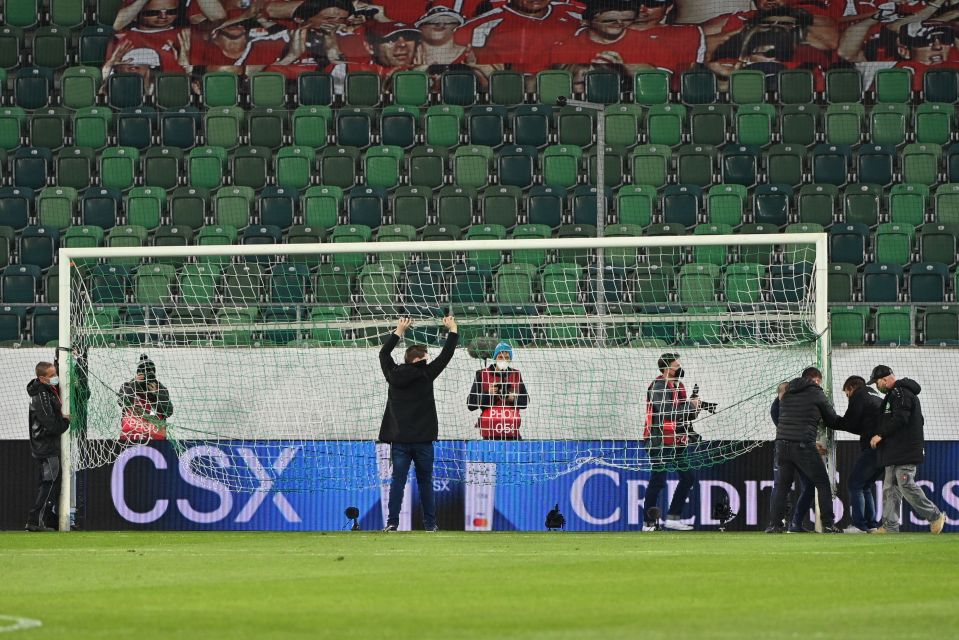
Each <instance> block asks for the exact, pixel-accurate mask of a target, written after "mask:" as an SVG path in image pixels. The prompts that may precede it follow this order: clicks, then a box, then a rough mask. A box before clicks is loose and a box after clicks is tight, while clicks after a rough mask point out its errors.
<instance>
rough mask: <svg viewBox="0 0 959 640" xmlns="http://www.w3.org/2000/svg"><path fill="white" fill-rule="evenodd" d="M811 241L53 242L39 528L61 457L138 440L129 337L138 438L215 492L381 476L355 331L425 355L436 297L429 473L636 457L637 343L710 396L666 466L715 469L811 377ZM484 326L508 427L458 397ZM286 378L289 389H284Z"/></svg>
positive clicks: (788, 237)
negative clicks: (514, 383) (125, 429)
mask: <svg viewBox="0 0 959 640" xmlns="http://www.w3.org/2000/svg"><path fill="white" fill-rule="evenodd" d="M826 238H827V236H826V235H825V234H821V233H819V234H816V233H811V234H775V235H762V234H738V235H716V236H708V235H697V236H615V237H611V236H606V237H603V238H592V237H585V238H563V239H557V238H542V239H520V240H503V239H496V240H462V241H435V242H430V241H412V242H410V241H402V242H366V241H358V242H324V243H319V244H282V245H256V244H253V245H201V246H189V247H183V246H175V247H174V246H170V247H156V246H152V247H110V248H61V249H60V254H59V255H60V262H59V263H60V265H61V267H60V268H61V277H60V289H59V292H60V300H61V301H63V303H62V304H61V305H60V308H59V313H60V318H59V321H60V325H59V346H60V347H61V348H62V349H63V351H62V352H61V353H63V354H64V355H65V356H66V359H67V363H68V366H63V367H61V371H60V379H61V385H62V386H63V389H64V393H63V397H64V411H65V413H67V414H70V415H73V416H74V424H73V425H72V427H71V429H70V431H69V432H68V434H65V436H64V439H63V447H62V454H63V455H62V460H63V469H64V473H63V496H62V502H61V508H60V511H59V514H60V517H61V528H63V530H67V527H68V526H69V516H70V506H71V502H72V483H71V479H72V473H73V472H74V471H76V470H80V469H89V468H94V467H100V466H104V465H108V464H111V463H113V462H114V461H116V460H117V459H118V457H119V456H120V455H121V454H123V453H124V451H126V450H128V449H129V448H131V447H134V446H136V445H138V444H140V443H139V442H132V441H124V440H123V439H121V438H120V437H119V436H120V403H119V402H118V400H119V399H120V398H119V396H118V389H119V388H120V386H121V385H122V384H123V383H124V382H126V381H128V380H129V379H130V378H132V377H133V374H134V371H135V369H136V365H137V363H138V362H139V359H140V356H141V354H146V355H147V356H149V358H150V359H151V361H152V362H153V363H154V365H155V369H156V376H157V378H158V379H159V380H161V381H162V382H163V384H164V385H166V387H167V388H168V389H169V390H170V394H171V398H172V399H173V403H174V405H175V413H173V414H172V415H171V416H170V417H168V418H166V419H165V421H164V422H165V423H164V424H163V425H162V427H163V429H162V432H163V434H165V437H166V438H167V439H168V440H169V441H170V443H171V445H172V447H173V450H174V451H175V452H176V453H177V455H181V456H185V455H189V456H190V457H189V458H186V457H184V458H181V465H186V466H188V468H189V471H190V472H191V473H193V474H195V475H196V476H199V477H201V478H205V479H208V480H209V481H211V482H216V483H219V484H220V486H223V487H225V488H226V489H228V490H231V491H237V492H257V491H283V492H286V493H289V492H297V491H300V492H303V491H328V490H342V489H344V488H349V489H358V488H364V487H366V488H372V487H379V486H381V484H382V483H383V482H384V481H385V480H384V476H383V475H382V474H381V470H380V469H379V466H378V461H379V455H380V452H379V451H378V450H377V448H376V447H377V445H376V444H375V441H376V440H377V432H378V427H379V424H380V421H381V419H382V412H383V402H384V398H385V396H384V394H385V385H384V383H383V380H382V373H381V371H380V368H379V362H378V359H377V357H376V348H378V346H379V345H381V344H382V341H383V338H384V336H385V335H386V334H387V333H388V332H389V331H391V330H392V329H393V328H394V326H395V321H396V317H397V316H398V315H400V314H403V315H410V316H412V317H413V318H414V319H415V323H414V325H413V327H412V329H411V330H410V332H409V334H408V335H407V336H406V339H407V345H408V344H411V343H418V344H426V345H427V346H428V347H429V348H430V350H431V351H434V350H435V352H438V350H439V347H440V345H442V344H443V342H444V340H445V336H444V335H443V334H441V333H440V327H441V322H440V318H441V316H442V315H443V314H445V313H447V312H448V310H449V309H452V310H453V312H454V313H455V314H456V315H457V316H458V319H459V326H460V332H461V334H462V336H461V338H462V343H463V344H462V346H463V347H464V348H463V349H461V350H457V353H456V354H455V355H454V358H453V360H452V362H451V363H450V365H449V367H448V369H447V371H446V373H444V376H443V377H442V378H440V380H439V382H438V383H437V386H436V389H435V394H436V400H437V410H438V413H439V415H438V417H439V422H440V424H441V425H442V427H441V429H442V430H441V438H443V439H444V440H441V441H440V443H439V444H438V446H437V455H436V467H435V468H436V476H435V477H439V478H446V479H450V480H453V481H457V482H460V481H464V478H465V477H466V473H465V470H466V468H467V466H468V465H469V464H474V463H478V464H486V463H489V465H491V466H493V467H495V468H496V473H495V479H496V480H495V481H496V483H497V484H510V483H514V484H515V483H529V482H535V481H538V480H543V479H547V478H555V477H558V476H561V475H563V474H566V473H570V472H572V471H575V470H576V469H578V468H580V467H581V466H582V465H584V464H586V463H587V462H591V461H600V462H602V463H603V464H604V465H607V466H610V467H615V468H621V469H630V470H649V469H650V468H651V465H652V463H651V461H650V458H649V456H648V454H647V453H646V451H645V449H644V447H643V445H642V437H643V436H642V418H641V412H642V410H643V409H642V407H643V406H644V404H643V403H644V401H645V400H644V398H645V389H646V384H647V383H648V380H651V379H652V378H653V377H655V375H656V372H655V366H654V363H655V362H656V359H657V358H658V357H659V356H660V354H662V353H663V352H665V351H666V350H675V349H678V350H680V351H681V352H682V353H683V360H684V365H685V366H686V369H687V370H688V371H690V377H691V378H694V379H693V380H691V382H698V383H699V384H700V385H701V386H702V387H703V395H704V397H707V398H708V399H709V400H710V402H714V403H716V404H717V408H716V412H715V413H709V412H706V411H704V412H702V413H701V414H700V416H699V417H698V418H697V419H696V421H695V422H694V425H693V426H694V427H695V430H696V432H697V433H699V434H701V436H702V441H701V442H698V443H696V446H695V447H690V453H689V454H688V455H686V456H685V457H684V458H683V460H682V461H680V462H677V463H675V464H674V463H670V464H674V467H675V468H679V466H680V465H681V466H683V467H685V468H699V467H707V466H711V465H716V464H721V463H722V462H724V461H726V460H729V459H731V458H733V457H736V456H738V455H741V454H743V453H745V452H747V451H749V450H751V449H752V448H754V447H757V446H759V445H760V444H761V443H762V442H763V441H766V440H770V439H772V437H773V435H772V426H771V423H770V422H769V419H768V406H769V402H770V401H771V398H772V397H773V396H774V393H775V388H776V385H777V384H778V383H779V382H781V381H782V380H784V379H786V378H789V377H792V376H794V375H796V372H797V371H801V370H802V369H803V368H805V367H806V366H809V365H814V364H818V365H819V366H820V367H821V368H822V369H823V371H824V374H826V375H828V370H829V362H828V357H827V356H828V351H827V346H826V345H827V344H828V341H829V335H828V324H827V319H828V316H827V312H826V294H827V292H826V283H827V276H828V271H827V262H826V249H827V246H826V245H827V241H826ZM351 239H360V240H361V239H362V238H361V237H360V236H359V235H358V236H357V238H351ZM600 251H602V252H603V255H604V260H605V261H606V264H607V265H608V266H609V267H610V268H609V269H606V270H605V272H604V273H603V274H600V275H601V279H602V280H603V283H602V284H603V286H602V287H598V286H596V278H595V277H594V275H595V274H594V273H593V271H594V270H595V269H596V264H597V254H598V253H599V252H600ZM756 252H759V253H763V254H765V256H766V258H769V260H767V262H771V264H769V265H764V264H759V263H758V262H759V261H758V259H756V258H755V256H756V255H757V253H756ZM727 255H734V256H736V261H734V262H731V263H729V264H728V265H726V266H725V267H721V266H717V265H715V264H712V263H710V262H708V261H707V260H706V257H707V256H713V257H716V256H722V257H725V256H727ZM751 256H752V257H751ZM696 257H699V258H701V259H700V260H698V261H697V260H695V259H694V258H696ZM129 259H135V260H136V261H137V263H138V264H142V266H140V267H139V270H138V271H137V272H136V273H135V274H131V273H130V271H129V270H128V269H127V268H125V267H123V266H122V265H123V263H124V260H126V261H127V262H129ZM113 261H116V262H113ZM117 263H119V264H117ZM171 264H177V265H180V266H179V268H174V267H171V266H170V265H171ZM290 300H292V301H290ZM282 301H286V302H285V303H284V302H282ZM121 310H122V312H123V313H122V314H121ZM149 310H155V311H156V313H154V311H150V312H147V311H149ZM160 312H162V317H160V316H159V315H157V314H159V313H160ZM598 325H599V326H601V328H602V332H601V334H600V335H601V339H600V338H598V336H597V333H599V332H598V331H597V326H598ZM489 340H506V341H508V342H510V343H511V344H512V345H513V346H514V348H516V349H517V351H516V358H515V360H514V363H515V366H516V367H517V368H518V369H519V370H520V371H521V372H522V376H523V380H524V381H525V384H526V387H527V389H528V390H529V394H530V397H531V402H530V405H529V407H528V408H526V409H525V410H523V414H522V419H523V420H522V427H521V430H522V438H523V439H522V440H521V441H515V442H510V443H503V442H485V441H483V440H478V439H477V433H476V430H475V427H474V425H475V424H476V414H475V413H470V412H469V411H468V409H467V407H466V403H465V402H464V400H465V398H466V395H467V393H468V391H469V389H470V385H471V384H472V381H473V380H474V377H475V373H476V368H477V363H476V360H475V359H474V358H471V357H470V355H469V351H470V345H471V344H474V343H475V342H479V341H487V342H488V341H489ZM474 352H475V350H474ZM74 354H86V370H85V371H84V372H83V373H85V374H86V375H85V376H83V377H82V378H79V379H83V380H86V385H85V388H84V389H83V391H84V392H83V393H73V391H74V389H73V387H72V383H73V380H75V379H78V378H77V377H76V375H75V374H76V366H77V363H76V360H75V358H74ZM291 372H297V374H298V375H302V376H304V378H303V379H305V380H306V381H307V382H306V383H305V384H306V387H307V388H308V389H309V390H310V392H309V393H306V394H304V393H303V391H302V388H303V385H302V384H300V383H299V382H298V383H297V384H295V385H291V384H290V383H289V380H290V375H291ZM213 373H216V375H217V376H223V378H218V379H217V380H219V382H214V379H213V378H211V377H210V376H211V375H212V374H213ZM224 379H225V380H228V383H227V384H222V381H223V380H224ZM78 390H79V388H78ZM72 403H76V405H77V406H74V407H71V404H72ZM71 409H73V410H71ZM81 415H82V416H84V420H83V423H82V424H83V425H84V426H83V427H81V426H80V424H81V423H80V422H79V421H78V420H79V418H78V417H77V416H81ZM257 447H259V451H260V453H259V454H257V452H256V451H255V449H256V448H257ZM320 460H322V461H324V462H322V463H320V462H319V461H320ZM330 461H334V462H333V463H331V462H330ZM657 464H658V463H657ZM670 468H673V467H670ZM490 477H494V476H493V475H492V474H490ZM386 479H388V476H387V477H386Z"/></svg>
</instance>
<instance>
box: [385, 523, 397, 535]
mask: <svg viewBox="0 0 959 640" xmlns="http://www.w3.org/2000/svg"><path fill="white" fill-rule="evenodd" d="M394 531H399V529H397V528H396V525H395V524H388V525H386V526H385V527H383V533H392V532H394Z"/></svg>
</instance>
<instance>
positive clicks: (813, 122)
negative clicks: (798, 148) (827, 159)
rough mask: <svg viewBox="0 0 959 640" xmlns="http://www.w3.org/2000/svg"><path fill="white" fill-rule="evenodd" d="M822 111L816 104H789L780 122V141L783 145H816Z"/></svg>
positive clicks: (784, 109)
mask: <svg viewBox="0 0 959 640" xmlns="http://www.w3.org/2000/svg"><path fill="white" fill-rule="evenodd" d="M819 120H820V110H819V107H818V106H816V105H815V104H787V105H785V106H783V108H782V115H781V116H780V120H779V132H780V141H781V142H782V143H783V144H795V145H802V146H804V147H808V146H811V145H813V144H815V143H816V140H817V139H818V133H819V130H820V125H819Z"/></svg>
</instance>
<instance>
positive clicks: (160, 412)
mask: <svg viewBox="0 0 959 640" xmlns="http://www.w3.org/2000/svg"><path fill="white" fill-rule="evenodd" d="M118 394H119V396H120V398H119V403H120V406H121V407H123V415H122V417H121V419H120V442H129V443H136V444H143V443H146V442H148V441H150V440H166V424H165V422H166V419H167V418H169V417H170V416H171V415H173V403H172V402H170V392H169V391H168V390H167V388H166V387H165V386H163V383H161V382H160V381H159V380H157V377H156V365H155V364H154V363H153V361H152V360H150V358H149V357H148V356H146V355H142V356H140V362H139V363H138V364H137V373H136V377H134V378H133V380H130V381H128V382H124V383H123V385H122V386H121V387H120V390H119V392H118Z"/></svg>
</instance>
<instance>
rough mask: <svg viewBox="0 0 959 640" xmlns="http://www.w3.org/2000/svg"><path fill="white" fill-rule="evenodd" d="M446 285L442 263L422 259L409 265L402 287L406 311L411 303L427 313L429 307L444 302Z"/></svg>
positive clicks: (447, 279)
mask: <svg viewBox="0 0 959 640" xmlns="http://www.w3.org/2000/svg"><path fill="white" fill-rule="evenodd" d="M448 287H449V277H448V274H447V273H446V272H444V270H443V265H442V263H440V262H436V261H427V260H423V261H419V262H414V263H413V264H411V265H409V267H407V269H406V286H405V288H404V296H405V298H406V303H407V312H408V313H409V307H410V305H411V304H412V305H414V306H415V307H421V308H422V309H423V310H424V311H425V312H426V313H429V311H428V310H429V309H430V308H436V307H437V306H439V305H440V304H443V303H444V302H445V300H446V291H447V289H448Z"/></svg>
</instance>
